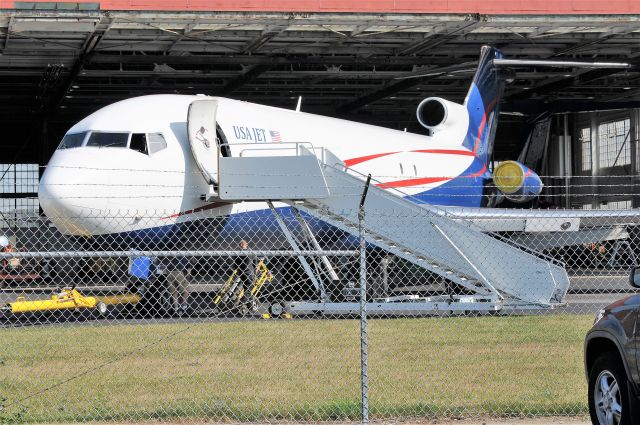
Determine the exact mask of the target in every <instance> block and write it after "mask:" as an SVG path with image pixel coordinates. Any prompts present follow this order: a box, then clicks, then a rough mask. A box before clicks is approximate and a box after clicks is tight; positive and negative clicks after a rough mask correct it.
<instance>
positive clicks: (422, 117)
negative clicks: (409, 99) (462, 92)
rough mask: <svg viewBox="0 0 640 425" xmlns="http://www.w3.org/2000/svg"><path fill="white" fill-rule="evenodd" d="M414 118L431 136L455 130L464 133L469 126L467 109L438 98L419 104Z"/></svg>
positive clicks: (430, 98) (429, 98) (431, 98)
mask: <svg viewBox="0 0 640 425" xmlns="http://www.w3.org/2000/svg"><path fill="white" fill-rule="evenodd" d="M416 116H417V118H418V122H419V123H420V125H422V126H423V127H425V128H428V129H429V130H430V131H431V133H432V134H434V133H437V132H440V131H444V130H454V129H456V128H457V129H462V130H463V131H466V130H467V126H468V125H469V113H468V112H467V108H465V107H464V106H462V105H460V104H458V103H455V102H450V101H448V100H446V99H442V98H439V97H428V98H426V99H425V100H423V101H422V102H420V104H419V105H418V109H417V110H416Z"/></svg>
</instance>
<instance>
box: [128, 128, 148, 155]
mask: <svg viewBox="0 0 640 425" xmlns="http://www.w3.org/2000/svg"><path fill="white" fill-rule="evenodd" d="M129 149H133V150H134V151H138V152H140V153H143V154H145V155H147V154H148V152H147V136H146V134H144V133H133V134H132V135H131V143H129Z"/></svg>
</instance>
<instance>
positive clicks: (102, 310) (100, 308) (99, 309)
mask: <svg viewBox="0 0 640 425" xmlns="http://www.w3.org/2000/svg"><path fill="white" fill-rule="evenodd" d="M96 313H97V314H98V315H99V316H102V317H106V315H107V314H108V313H109V307H108V306H107V305H106V304H105V303H103V302H102V301H100V302H99V303H98V304H96Z"/></svg>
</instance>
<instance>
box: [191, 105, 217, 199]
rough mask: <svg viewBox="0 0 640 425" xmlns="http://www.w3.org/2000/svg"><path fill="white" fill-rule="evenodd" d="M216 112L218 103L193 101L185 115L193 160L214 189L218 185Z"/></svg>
mask: <svg viewBox="0 0 640 425" xmlns="http://www.w3.org/2000/svg"><path fill="white" fill-rule="evenodd" d="M217 110H218V101H217V100H215V99H203V100H195V101H193V102H191V105H189V113H188V115H187V131H188V133H189V145H190V146H191V152H192V153H193V158H194V159H195V161H196V164H198V168H200V171H202V174H204V177H205V179H207V182H208V183H209V184H211V185H213V186H214V187H216V186H217V185H218V155H219V150H218V138H217V135H216V111H217Z"/></svg>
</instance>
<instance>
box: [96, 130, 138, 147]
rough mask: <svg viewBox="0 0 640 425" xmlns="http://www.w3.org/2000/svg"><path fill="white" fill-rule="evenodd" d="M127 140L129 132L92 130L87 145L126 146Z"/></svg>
mask: <svg viewBox="0 0 640 425" xmlns="http://www.w3.org/2000/svg"><path fill="white" fill-rule="evenodd" d="M128 141H129V133H101V132H99V131H92V132H91V135H90V136H89V141H88V142H87V146H96V147H100V148H107V147H109V148H126V147H127V142H128Z"/></svg>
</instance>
